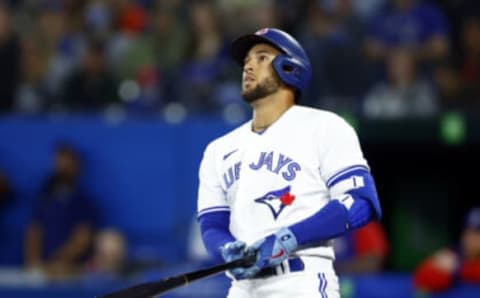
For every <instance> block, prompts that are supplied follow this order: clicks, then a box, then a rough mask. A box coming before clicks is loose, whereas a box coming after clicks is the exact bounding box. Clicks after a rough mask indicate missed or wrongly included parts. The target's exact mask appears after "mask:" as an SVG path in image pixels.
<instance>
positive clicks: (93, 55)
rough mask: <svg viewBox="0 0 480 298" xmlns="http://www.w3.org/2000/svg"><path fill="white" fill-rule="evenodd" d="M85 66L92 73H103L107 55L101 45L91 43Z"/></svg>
mask: <svg viewBox="0 0 480 298" xmlns="http://www.w3.org/2000/svg"><path fill="white" fill-rule="evenodd" d="M85 68H86V70H87V71H88V73H90V74H92V75H96V74H100V73H103V71H104V70H105V57H104V53H103V48H102V47H101V46H100V45H91V46H90V48H89V49H88V51H87V53H86V56H85Z"/></svg>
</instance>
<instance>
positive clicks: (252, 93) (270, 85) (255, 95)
mask: <svg viewBox="0 0 480 298" xmlns="http://www.w3.org/2000/svg"><path fill="white" fill-rule="evenodd" d="M281 84H282V82H281V81H280V78H279V77H278V76H277V74H276V73H273V72H272V75H271V76H269V77H268V78H266V79H264V80H263V81H261V82H259V83H258V84H257V86H255V87H254V88H252V89H250V90H245V91H243V92H242V98H243V100H244V101H245V102H247V103H252V102H254V101H256V100H258V99H260V98H264V97H267V96H268V95H270V94H273V93H275V92H277V90H278V89H279V88H280V86H281Z"/></svg>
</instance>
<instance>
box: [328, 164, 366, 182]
mask: <svg viewBox="0 0 480 298" xmlns="http://www.w3.org/2000/svg"><path fill="white" fill-rule="evenodd" d="M356 170H365V171H367V172H368V171H369V168H368V167H367V166H364V165H354V166H350V167H348V168H345V169H342V170H341V171H339V172H337V173H336V174H334V175H332V176H330V178H328V180H327V183H326V184H327V187H331V186H332V185H333V184H335V183H337V182H338V181H339V180H340V179H344V178H343V176H344V175H345V174H348V173H349V172H352V171H356Z"/></svg>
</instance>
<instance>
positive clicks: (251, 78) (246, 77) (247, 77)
mask: <svg viewBox="0 0 480 298" xmlns="http://www.w3.org/2000/svg"><path fill="white" fill-rule="evenodd" d="M253 81H255V77H254V76H252V75H251V74H246V75H244V77H243V83H251V82H253Z"/></svg>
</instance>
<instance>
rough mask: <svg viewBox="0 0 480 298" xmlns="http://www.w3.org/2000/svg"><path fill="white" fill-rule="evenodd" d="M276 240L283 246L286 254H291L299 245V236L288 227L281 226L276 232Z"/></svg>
mask: <svg viewBox="0 0 480 298" xmlns="http://www.w3.org/2000/svg"><path fill="white" fill-rule="evenodd" d="M275 237H276V241H277V242H278V243H279V245H281V246H282V247H283V249H284V250H285V254H286V255H290V254H291V253H292V252H293V251H295V250H296V249H297V247H298V241H297V237H296V236H295V234H294V233H293V231H292V230H291V229H289V228H288V227H284V228H281V229H280V230H278V231H277V232H276V233H275Z"/></svg>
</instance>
